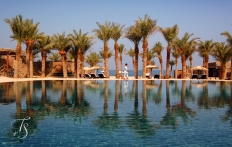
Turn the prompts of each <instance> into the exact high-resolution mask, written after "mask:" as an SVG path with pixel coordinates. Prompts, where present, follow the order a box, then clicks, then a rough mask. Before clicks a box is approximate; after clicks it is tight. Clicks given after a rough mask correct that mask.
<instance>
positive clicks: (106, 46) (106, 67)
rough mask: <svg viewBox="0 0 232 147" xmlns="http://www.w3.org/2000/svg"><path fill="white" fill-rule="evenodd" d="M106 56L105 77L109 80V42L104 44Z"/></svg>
mask: <svg viewBox="0 0 232 147" xmlns="http://www.w3.org/2000/svg"><path fill="white" fill-rule="evenodd" d="M104 56H105V59H104V61H105V74H106V75H105V76H106V77H107V78H109V63H108V59H109V58H108V44H107V42H105V43H104Z"/></svg>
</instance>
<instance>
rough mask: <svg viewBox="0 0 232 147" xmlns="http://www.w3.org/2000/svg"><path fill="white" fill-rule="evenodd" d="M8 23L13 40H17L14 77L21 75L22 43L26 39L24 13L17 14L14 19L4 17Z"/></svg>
mask: <svg viewBox="0 0 232 147" xmlns="http://www.w3.org/2000/svg"><path fill="white" fill-rule="evenodd" d="M4 21H5V22H6V23H8V24H9V26H10V29H11V31H12V33H13V35H11V36H10V38H12V39H13V40H16V41H17V46H16V51H15V66H14V78H19V77H20V67H19V65H20V63H19V62H20V54H21V48H22V47H21V43H22V42H23V40H24V21H23V16H22V15H17V16H16V17H15V18H12V19H7V18H6V19H4Z"/></svg>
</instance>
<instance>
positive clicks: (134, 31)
mask: <svg viewBox="0 0 232 147" xmlns="http://www.w3.org/2000/svg"><path fill="white" fill-rule="evenodd" d="M125 37H126V38H127V39H129V40H130V41H131V42H133V43H134V45H135V47H134V52H135V64H134V69H135V70H134V74H135V79H138V62H139V61H138V60H139V58H138V57H139V43H140V41H141V39H142V34H141V31H140V30H139V29H138V28H136V27H135V26H130V27H129V28H127V29H126V35H125Z"/></svg>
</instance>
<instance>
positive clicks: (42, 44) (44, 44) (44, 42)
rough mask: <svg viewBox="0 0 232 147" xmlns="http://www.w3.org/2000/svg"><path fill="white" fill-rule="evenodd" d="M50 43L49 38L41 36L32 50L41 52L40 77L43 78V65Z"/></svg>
mask: <svg viewBox="0 0 232 147" xmlns="http://www.w3.org/2000/svg"><path fill="white" fill-rule="evenodd" d="M50 43H51V37H50V36H43V38H42V39H41V40H38V41H37V42H36V43H35V45H34V48H36V49H38V50H39V51H40V52H41V57H42V70H41V72H42V74H41V77H42V78H44V77H45V69H46V68H45V65H46V58H47V53H50V49H51V48H50V47H49V44H50Z"/></svg>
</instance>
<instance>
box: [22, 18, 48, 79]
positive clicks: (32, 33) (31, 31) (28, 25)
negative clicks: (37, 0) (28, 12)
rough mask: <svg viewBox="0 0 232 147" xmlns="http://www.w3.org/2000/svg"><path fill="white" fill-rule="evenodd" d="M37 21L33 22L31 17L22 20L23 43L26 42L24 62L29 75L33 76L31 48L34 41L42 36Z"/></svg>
mask: <svg viewBox="0 0 232 147" xmlns="http://www.w3.org/2000/svg"><path fill="white" fill-rule="evenodd" d="M38 25H39V22H38V23H36V24H34V23H33V20H32V19H26V20H25V22H24V27H25V37H24V43H25V44H26V62H27V71H28V73H29V77H30V78H32V77H33V55H32V49H33V45H34V43H35V42H36V41H39V40H41V38H42V37H43V34H44V33H43V32H42V33H39V29H38Z"/></svg>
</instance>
